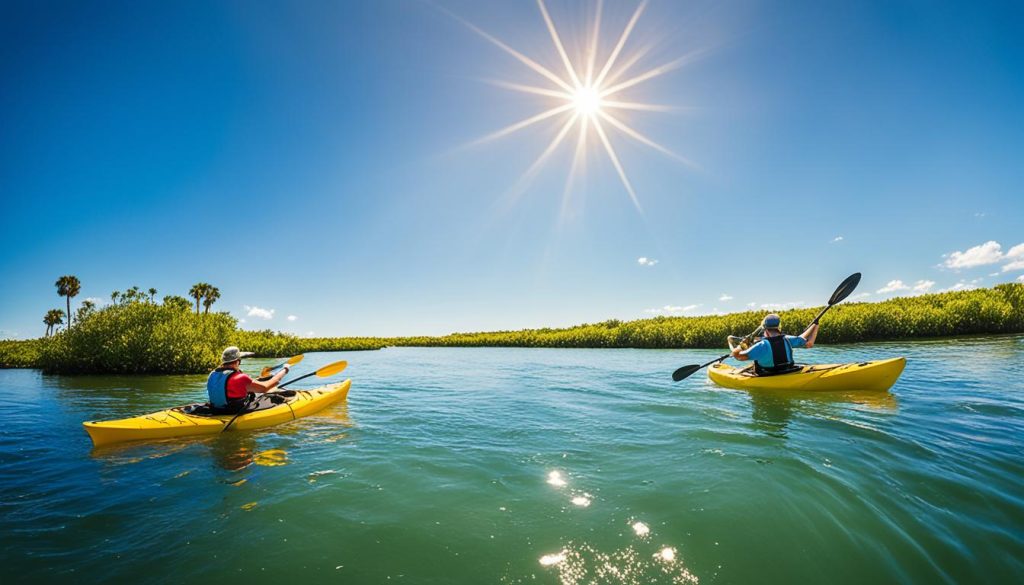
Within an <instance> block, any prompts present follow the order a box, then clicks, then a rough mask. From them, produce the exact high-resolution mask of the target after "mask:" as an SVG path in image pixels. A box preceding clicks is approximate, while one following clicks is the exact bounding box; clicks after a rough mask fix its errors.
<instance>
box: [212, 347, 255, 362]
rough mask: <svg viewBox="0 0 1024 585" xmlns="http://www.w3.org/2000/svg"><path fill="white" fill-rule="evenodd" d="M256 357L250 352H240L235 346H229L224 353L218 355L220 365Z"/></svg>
mask: <svg viewBox="0 0 1024 585" xmlns="http://www.w3.org/2000/svg"><path fill="white" fill-rule="evenodd" d="M254 355H256V354H255V353H253V352H251V351H241V350H239V349H238V348H237V347H235V346H233V345H232V346H231V347H229V348H227V349H225V350H224V353H222V354H220V363H222V364H230V363H231V362H234V361H238V360H240V359H242V358H245V357H251V356H254Z"/></svg>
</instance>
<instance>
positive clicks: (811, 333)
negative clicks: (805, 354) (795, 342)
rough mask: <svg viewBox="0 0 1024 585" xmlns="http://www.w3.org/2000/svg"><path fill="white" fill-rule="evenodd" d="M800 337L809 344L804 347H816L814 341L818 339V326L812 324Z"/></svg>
mask: <svg viewBox="0 0 1024 585" xmlns="http://www.w3.org/2000/svg"><path fill="white" fill-rule="evenodd" d="M800 337H803V338H804V341H806V342H807V345H805V346H804V347H807V348H811V347H814V340H815V339H817V338H818V324H817V323H811V325H810V327H808V328H807V330H806V331H804V332H803V333H801V334H800Z"/></svg>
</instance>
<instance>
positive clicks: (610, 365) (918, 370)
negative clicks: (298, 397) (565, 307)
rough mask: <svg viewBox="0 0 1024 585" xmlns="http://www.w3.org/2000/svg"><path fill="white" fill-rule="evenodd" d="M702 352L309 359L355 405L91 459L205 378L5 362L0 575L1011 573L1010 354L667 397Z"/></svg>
mask: <svg viewBox="0 0 1024 585" xmlns="http://www.w3.org/2000/svg"><path fill="white" fill-rule="evenodd" d="M716 353H718V352H713V351H690V350H686V351H652V350H569V349H566V350H552V349H440V348H438V349H427V348H422V349H421V348H389V349H385V350H383V351H379V352H358V353H348V354H311V355H308V356H307V358H306V360H305V362H303V363H302V364H301V365H300V366H299V370H300V371H312V369H313V368H315V367H316V366H318V365H323V364H326V363H329V362H331V361H335V360H337V359H347V360H348V361H349V363H350V366H349V368H348V370H347V371H346V373H345V375H346V376H350V377H351V378H352V379H353V387H352V391H351V393H350V395H349V398H348V401H347V403H343V404H339V405H337V406H336V407H333V408H331V409H329V410H327V411H325V412H324V413H323V414H322V415H320V416H316V417H312V418H309V419H303V420H300V421H296V422H293V423H290V424H288V425H284V426H280V427H276V428H273V429H267V430H264V431H256V432H247V433H234V434H225V435H222V436H217V437H213V438H206V439H195V440H179V441H173V442H162V443H148V444H135V445H130V446H123V447H117V448H109V449H104V450H93V449H92V448H91V445H90V442H89V439H88V437H87V435H86V434H85V432H84V431H83V430H82V428H81V425H80V423H81V421H83V420H90V419H97V418H120V417H125V416H131V415H136V414H140V413H143V412H147V411H152V410H158V409H160V408H164V407H167V406H170V405H172V404H180V403H185V402H189V401H193V400H198V399H200V398H201V397H202V395H203V392H204V390H203V377H194V376H192V377H145V378H144V377H58V376H45V375H42V374H41V373H39V372H37V371H32V370H7V371H0V388H2V389H3V392H2V393H0V562H2V563H3V566H4V567H5V568H4V571H3V574H4V577H3V581H4V582H5V583H11V582H47V583H54V582H75V583H117V582H138V581H140V580H142V581H144V582H147V583H225V582H246V583H275V584H279V583H282V582H285V581H284V580H294V581H291V582H292V583H299V582H301V583H324V582H344V583H390V582H405V583H472V584H476V583H563V584H576V583H636V584H641V583H643V584H646V583H675V584H683V583H820V582H829V583H858V584H860V583H1020V582H1022V581H1024V487H1022V485H1024V484H1022V478H1024V384H1022V375H1024V365H1022V362H1024V359H1022V358H1024V337H998V338H988V339H970V340H962V341H959V342H950V341H934V342H912V343H910V342H908V343H887V344H870V345H867V344H865V345H856V346H848V347H839V346H835V347H819V348H815V349H813V350H810V351H807V352H804V353H802V354H801V355H802V356H804V357H805V358H807V361H811V362H818V363H827V362H838V361H859V360H865V359H877V358H883V357H893V356H898V355H904V356H907V358H908V360H909V361H908V364H907V369H906V371H905V372H904V374H903V376H902V378H901V379H900V380H899V382H897V384H896V386H895V387H894V388H893V390H892V392H891V393H886V394H882V395H859V396H858V395H829V396H814V395H799V396H779V395H771V394H752V393H748V392H744V391H736V390H725V389H720V388H717V387H715V386H712V385H710V384H709V383H708V382H707V380H706V378H705V377H704V376H703V375H700V374H699V375H695V376H694V377H692V378H690V379H687V380H685V381H683V382H681V383H673V382H672V381H671V380H670V378H669V376H670V374H671V372H672V371H673V370H674V369H675V368H676V367H678V366H680V365H683V364H686V363H692V362H702V361H706V360H707V359H710V358H711V357H713V356H714V355H715V354H716ZM262 363H266V362H265V361H264V362H261V361H259V360H253V361H252V362H251V363H248V364H247V367H248V368H249V369H250V370H255V369H257V367H258V365H259V364H262Z"/></svg>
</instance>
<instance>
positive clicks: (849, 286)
mask: <svg viewBox="0 0 1024 585" xmlns="http://www.w3.org/2000/svg"><path fill="white" fill-rule="evenodd" d="M858 284H860V272H854V273H853V274H851V275H850V276H848V277H846V280H844V281H843V282H841V283H839V286H838V287H837V288H836V291H835V292H834V293H832V296H831V297H830V298H829V299H828V305H826V306H825V308H824V309H822V310H821V312H820V313H818V316H817V317H815V318H814V320H813V321H811V325H817V324H818V320H819V319H821V316H822V315H824V314H825V312H826V311H828V310H829V309H831V308H832V306H833V305H835V304H838V303H840V302H842V301H843V300H844V299H845V298H846V297H848V296H850V293H852V292H853V290H854V289H855V288H857V285H858ZM808 327H810V325H808ZM757 331H760V328H758V330H757ZM757 331H755V332H754V333H751V334H750V335H748V336H747V337H746V338H745V339H746V340H748V341H749V340H750V339H752V338H753V337H754V336H755V335H756V334H757ZM731 355H732V353H731V352H730V353H727V354H725V355H723V356H722V357H720V358H715V359H713V360H711V361H710V362H708V363H706V364H701V365H697V364H693V365H689V366H683V367H681V368H679V369H678V370H676V371H674V372H672V380H674V381H676V382H678V381H680V380H682V379H684V378H688V377H689V376H691V375H692V374H693V373H694V372H696V371H697V370H700V369H702V368H706V367H707V366H710V365H711V364H713V363H715V362H720V361H722V360H724V359H725V358H727V357H729V356H731Z"/></svg>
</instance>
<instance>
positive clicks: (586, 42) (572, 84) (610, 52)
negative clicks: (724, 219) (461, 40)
mask: <svg viewBox="0 0 1024 585" xmlns="http://www.w3.org/2000/svg"><path fill="white" fill-rule="evenodd" d="M646 6H647V2H646V0H645V1H644V2H642V3H641V4H640V5H639V6H637V8H636V10H635V11H634V12H633V14H632V16H631V17H630V18H629V21H628V22H627V23H626V25H625V27H624V28H623V29H622V31H621V33H619V35H618V36H617V37H616V39H617V40H616V41H615V43H614V44H610V43H602V39H601V17H602V13H603V2H602V0H597V1H596V10H595V13H594V14H595V16H594V20H593V22H591V23H590V24H589V30H588V31H587V32H586V33H585V35H584V36H585V37H586V38H585V39H582V41H583V42H581V43H572V44H571V45H570V46H583V47H584V50H583V55H582V58H577V59H576V60H575V61H574V60H573V59H572V58H570V56H569V53H568V52H567V51H566V49H565V44H563V42H562V37H561V36H560V35H559V33H558V29H557V28H556V27H555V23H554V20H552V18H551V15H550V13H549V12H548V9H547V5H546V4H545V2H544V0H537V7H538V8H539V10H540V14H541V17H542V19H543V21H544V24H545V26H546V27H547V31H548V34H549V35H550V37H551V41H552V43H553V45H554V49H555V51H556V52H557V53H558V58H559V61H561V64H562V66H563V67H564V72H562V73H555V72H554V71H552V70H551V69H549V68H547V67H545V66H543V65H541V64H540V63H538V62H537V61H535V60H534V59H532V58H530V57H528V56H526V55H525V54H523V53H521V52H519V51H517V50H516V49H513V48H512V47H510V46H509V45H507V44H505V43H504V42H502V41H501V40H499V39H498V38H496V37H494V36H492V35H491V34H489V33H487V32H485V31H483V30H481V29H480V28H478V27H476V26H474V25H473V24H470V23H469V22H466V21H464V20H462V19H459V20H462V22H463V23H464V24H465V25H466V26H468V27H469V28H471V29H472V30H473V31H474V32H476V33H477V34H479V35H480V36H482V37H483V38H485V39H487V40H488V41H489V42H491V43H492V44H494V45H496V46H497V47H499V48H500V49H502V50H503V51H505V52H506V53H508V54H509V55H511V56H512V57H514V58H515V59H516V60H517V61H519V62H520V63H522V64H523V65H525V66H526V67H527V68H529V69H530V70H531V71H532V72H533V73H535V74H537V75H538V76H539V77H541V78H543V81H542V82H541V83H542V84H543V85H529V84H522V83H513V82H508V81H501V80H491V83H493V84H494V85H497V86H499V87H503V88H505V89H509V90H513V91H517V92H523V93H527V94H532V95H535V96H541V97H543V98H544V99H545V100H546V101H547V102H548V104H549V107H547V109H544V110H542V111H540V112H539V113H537V114H536V115H533V116H530V117H529V118H526V119H525V120H521V121H519V122H516V123H515V124H511V125H509V126H506V127H505V128H502V129H501V130H498V131H497V132H494V133H492V134H489V135H487V136H485V137H483V138H481V139H480V140H478V141H477V142H476V143H475V144H479V143H482V142H487V141H490V140H494V139H497V138H502V137H504V136H507V135H509V134H512V133H514V132H517V131H519V130H522V129H524V128H527V127H529V126H533V125H534V124H537V123H539V122H543V121H555V122H556V124H557V125H558V126H557V127H558V131H557V133H556V134H555V137H554V139H552V141H551V142H550V143H549V144H548V145H547V147H546V148H544V150H543V151H542V152H541V154H540V155H539V156H538V157H537V159H536V160H535V161H534V162H533V164H532V165H531V166H530V167H529V169H527V170H526V172H525V173H524V175H523V177H522V179H521V181H520V183H521V184H523V183H526V182H528V181H529V180H530V179H532V178H533V176H534V175H536V173H537V172H538V171H539V170H540V169H541V167H542V166H543V165H544V163H545V162H546V161H547V160H548V159H549V158H550V157H551V155H552V154H553V153H554V152H555V151H557V150H558V147H559V146H560V145H561V144H562V143H563V142H565V141H566V139H567V137H568V136H569V134H570V133H571V132H573V131H575V133H574V139H575V143H576V145H575V154H574V156H573V159H572V164H571V167H570V169H569V173H568V177H567V179H566V185H565V190H564V193H563V204H564V202H565V201H567V200H568V198H569V194H570V192H571V190H572V186H573V181H574V178H575V177H576V175H577V174H578V173H579V172H581V171H582V168H583V167H584V166H585V165H584V162H585V158H586V153H587V150H588V146H589V145H590V144H591V143H596V144H598V145H599V149H601V150H603V151H604V152H605V154H606V156H607V160H608V161H609V162H610V163H611V165H612V167H613V168H614V169H615V172H616V174H617V175H618V177H619V180H620V181H621V182H622V185H623V187H625V190H626V192H627V193H628V194H629V197H630V199H631V200H632V202H633V205H635V206H636V208H637V210H641V207H640V201H639V199H638V198H637V195H636V191H635V190H634V188H633V185H632V183H631V182H630V180H629V177H628V176H627V175H626V171H625V169H624V167H623V165H622V163H621V161H620V159H619V155H618V153H617V151H616V150H615V147H614V145H613V143H612V138H614V137H616V136H622V135H624V136H626V137H628V138H630V139H632V140H635V141H636V142H639V143H641V144H643V145H645V146H647V147H650V148H652V149H654V150H656V151H658V152H660V153H662V154H664V155H667V156H669V157H672V158H674V159H676V160H677V161H680V162H683V163H684V164H687V165H692V163H690V161H688V160H686V159H684V158H682V157H680V156H678V155H676V154H675V153H673V152H671V151H669V150H668V149H667V148H665V147H663V146H661V145H660V144H658V143H656V142H654V141H653V140H651V139H650V138H648V137H647V136H645V135H643V134H641V133H640V132H639V131H637V130H635V129H633V128H632V127H631V126H630V125H629V124H627V123H626V122H625V121H624V120H623V113H624V112H626V111H643V112H664V111H668V110H671V109H673V108H671V107H669V106H663V105H657V104H649V103H643V102H638V101H631V100H630V99H629V98H627V97H626V96H625V95H624V92H626V90H629V89H630V88H635V87H636V86H638V85H640V84H642V83H644V82H646V81H650V80H651V79H654V78H656V77H658V76H660V75H663V74H664V73H666V72H668V71H671V70H672V69H675V68H677V67H679V66H681V65H683V64H684V63H685V62H687V61H688V60H690V59H691V57H692V56H693V54H691V55H687V56H684V57H681V58H679V59H676V60H674V61H671V62H669V63H665V64H662V65H660V66H658V67H654V68H652V69H647V70H643V71H640V72H634V70H635V69H636V68H637V63H639V62H640V61H641V60H642V58H643V57H644V55H645V54H646V53H647V52H648V50H649V49H650V46H647V47H645V48H643V49H638V50H632V51H631V50H628V49H627V46H628V45H629V39H630V36H631V34H632V33H633V30H634V28H635V27H636V23H637V21H638V20H639V19H640V16H641V15H642V14H643V12H644V10H645V8H646ZM456 18H458V17H456ZM604 45H609V46H610V47H611V48H610V49H609V48H608V46H604ZM610 131H613V132H610ZM570 142H572V139H570ZM563 208H564V205H563Z"/></svg>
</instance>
